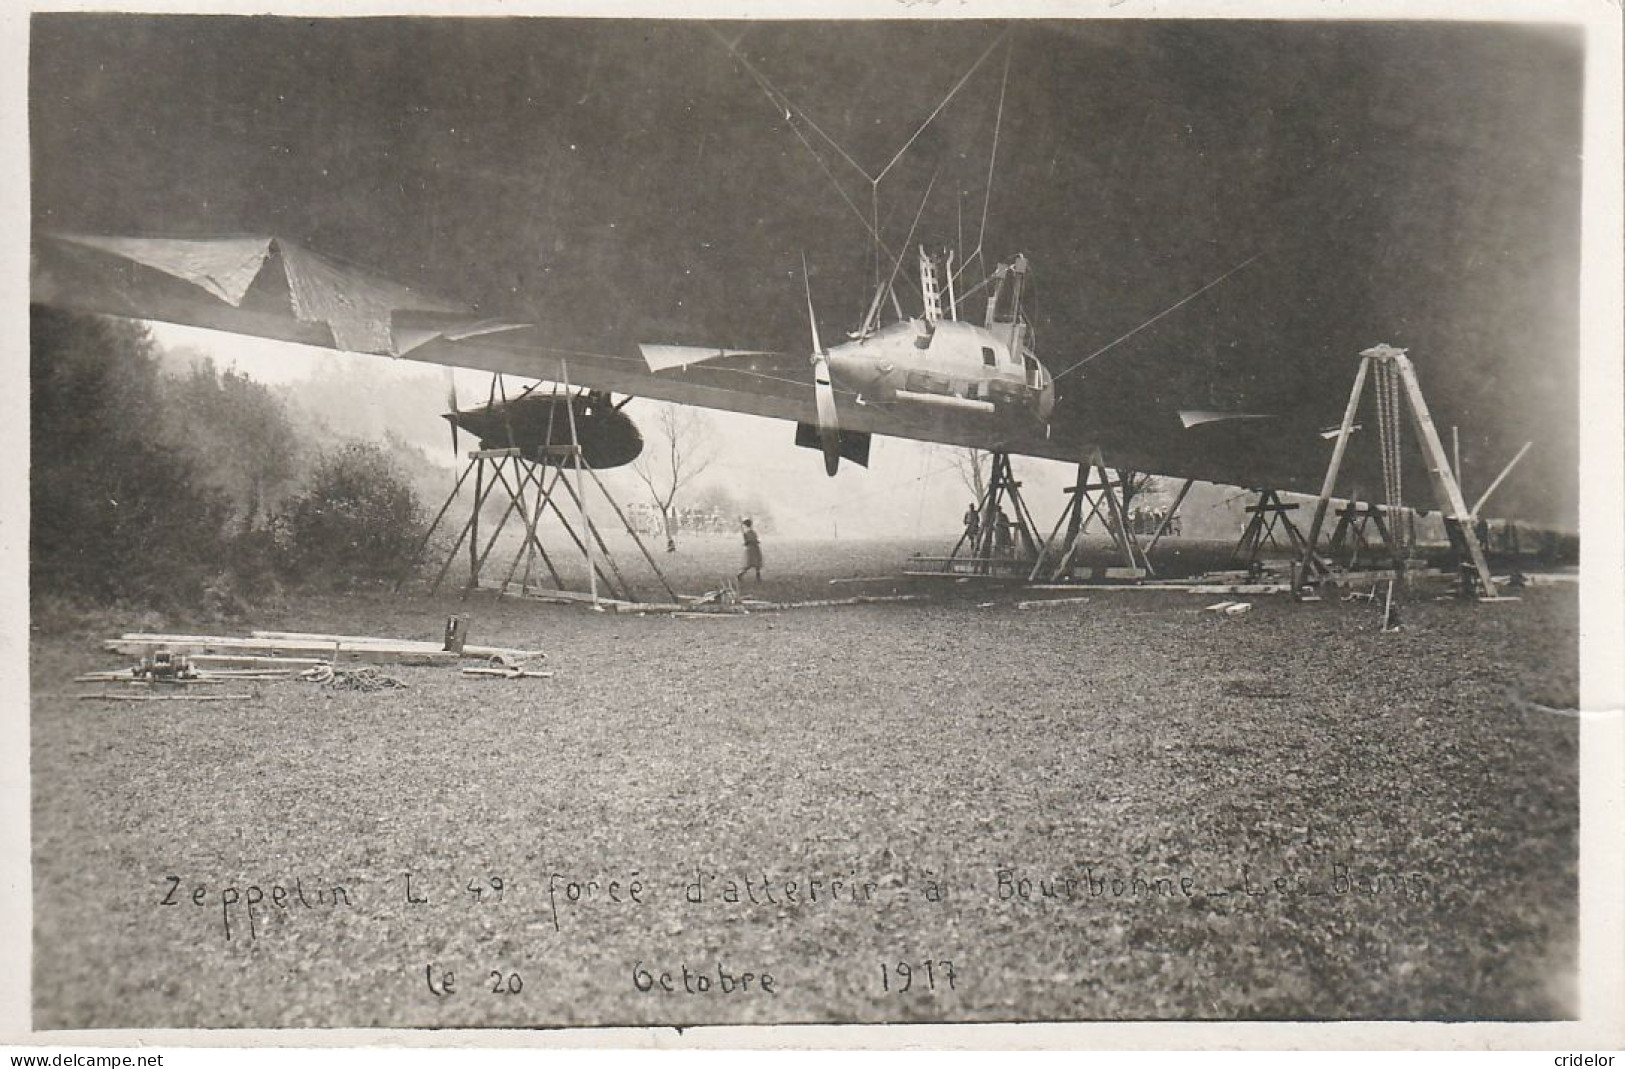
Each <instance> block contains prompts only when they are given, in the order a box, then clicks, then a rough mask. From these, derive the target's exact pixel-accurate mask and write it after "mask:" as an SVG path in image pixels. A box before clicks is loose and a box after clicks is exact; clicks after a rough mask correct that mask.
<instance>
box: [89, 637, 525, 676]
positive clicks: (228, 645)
mask: <svg viewBox="0 0 1625 1069" xmlns="http://www.w3.org/2000/svg"><path fill="white" fill-rule="evenodd" d="M102 648H103V649H105V650H107V651H109V652H111V653H121V654H124V655H126V656H144V655H147V654H151V653H155V652H159V651H167V652H169V653H172V654H177V655H180V654H184V655H186V656H188V657H191V658H193V659H194V660H195V659H197V658H199V657H222V658H229V659H231V660H233V661H239V660H246V659H248V658H250V657H252V658H268V659H274V660H276V661H277V662H278V663H279V664H285V665H287V666H289V667H292V666H294V665H296V664H299V662H300V661H301V660H303V661H304V664H303V665H300V666H301V667H308V666H309V663H310V661H311V660H322V661H332V662H338V661H360V662H366V663H370V664H404V665H433V664H454V663H456V662H457V661H459V660H461V659H463V658H465V657H468V658H476V659H481V660H489V659H490V658H492V657H502V658H503V659H504V660H509V661H518V660H528V659H531V658H535V657H543V656H546V655H545V654H543V653H542V652H541V651H540V650H518V649H508V648H504V647H499V646H474V645H465V646H464V647H463V652H462V653H460V654H458V653H451V652H449V651H447V650H445V649H443V648H441V644H440V643H436V642H427V641H414V640H403V639H391V638H377V637H373V636H366V635H327V634H317V633H310V632H295V631H255V632H253V633H252V635H251V636H250V637H246V638H243V637H231V636H222V635H171V634H157V633H152V632H141V631H136V632H128V633H126V634H123V635H120V636H119V637H118V638H116V639H109V640H108V641H107V642H105V643H103V644H102ZM250 664H252V665H254V666H256V667H262V668H273V667H276V666H275V665H266V664H265V663H264V662H263V661H260V662H258V663H257V664H256V663H255V662H250ZM245 667H247V666H245Z"/></svg>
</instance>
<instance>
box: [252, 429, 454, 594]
mask: <svg viewBox="0 0 1625 1069" xmlns="http://www.w3.org/2000/svg"><path fill="white" fill-rule="evenodd" d="M276 527H277V532H278V536H279V540H280V542H281V545H282V550H283V555H284V560H285V563H286V565H287V566H288V567H289V568H290V569H293V570H294V571H296V572H297V573H298V575H299V576H300V577H301V578H305V579H320V580H322V581H325V582H329V583H332V584H336V585H339V586H349V585H351V584H353V583H354V582H355V581H357V580H379V581H390V580H395V579H398V578H400V577H401V576H402V575H403V574H405V572H406V570H407V569H409V568H411V567H412V566H413V564H414V563H415V561H414V559H413V557H414V551H415V550H416V548H417V543H418V541H419V539H420V537H421V536H422V534H423V509H422V507H421V506H420V505H419V502H418V496H417V494H416V492H414V491H413V489H412V487H411V484H410V483H409V482H408V481H407V480H406V477H405V475H404V474H403V473H402V472H401V470H400V467H399V466H398V465H397V464H396V463H395V460H394V458H393V456H391V454H390V453H389V451H388V450H385V449H383V448H381V447H379V446H377V445H374V444H373V443H371V442H350V443H347V444H345V445H343V446H340V447H339V448H337V449H334V450H331V451H329V452H327V453H324V454H323V455H322V458H321V460H320V462H318V463H317V465H316V470H315V472H314V474H313V475H312V476H311V480H310V484H309V486H308V487H307V488H306V489H305V491H304V492H303V493H301V494H299V495H298V496H297V497H295V498H293V500H291V501H290V502H289V503H288V507H287V510H286V511H285V512H284V513H283V514H282V515H281V516H280V517H278V519H277V522H276Z"/></svg>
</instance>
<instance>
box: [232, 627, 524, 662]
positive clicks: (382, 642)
mask: <svg viewBox="0 0 1625 1069" xmlns="http://www.w3.org/2000/svg"><path fill="white" fill-rule="evenodd" d="M249 634H251V635H253V636H254V637H255V638H264V639H274V640H283V641H289V642H307V641H320V642H341V643H344V644H345V645H347V646H383V647H387V648H389V649H404V650H426V651H429V652H440V651H443V650H444V649H445V644H444V643H442V642H435V641H433V640H430V639H416V638H404V639H403V638H378V637H375V636H370V635H327V634H322V633H321V632H318V631H251V632H249ZM463 654H464V655H465V656H468V657H496V656H503V657H540V656H542V651H541V650H520V649H512V648H510V647H507V646H479V645H475V644H473V643H464V645H463Z"/></svg>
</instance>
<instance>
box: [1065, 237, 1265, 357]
mask: <svg viewBox="0 0 1625 1069" xmlns="http://www.w3.org/2000/svg"><path fill="white" fill-rule="evenodd" d="M1263 255H1264V254H1263V253H1261V252H1255V253H1253V255H1251V256H1249V257H1247V259H1245V260H1243V261H1241V263H1239V264H1237V265H1236V266H1234V267H1232V268H1231V269H1230V270H1228V271H1226V272H1225V273H1224V274H1222V275H1220V276H1219V277H1218V278H1216V279H1214V280H1213V281H1212V282H1209V283H1208V284H1207V285H1205V286H1203V287H1202V288H1200V289H1198V290H1196V291H1195V292H1193V293H1190V294H1188V295H1187V296H1185V297H1182V298H1180V299H1179V300H1177V301H1175V302H1174V303H1173V304H1171V305H1169V306H1168V307H1167V308H1164V309H1163V310H1162V311H1160V312H1158V313H1157V314H1156V315H1154V316H1152V317H1151V318H1150V319H1147V320H1146V321H1145V322H1144V323H1141V324H1140V325H1139V326H1137V327H1135V328H1134V329H1133V330H1131V331H1129V332H1128V333H1127V334H1124V335H1123V336H1122V337H1120V338H1117V339H1116V340H1115V341H1111V342H1108V343H1106V344H1105V345H1102V346H1101V347H1100V348H1098V349H1096V350H1095V351H1094V352H1092V353H1090V354H1089V355H1088V356H1086V357H1084V358H1083V359H1082V360H1079V361H1078V362H1076V363H1075V364H1073V365H1072V366H1070V367H1068V368H1067V369H1066V370H1065V371H1062V372H1060V373H1059V374H1056V375H1054V376H1051V378H1052V379H1054V380H1059V379H1061V378H1063V377H1064V376H1067V375H1070V374H1072V372H1074V371H1076V370H1078V368H1080V367H1082V366H1083V365H1085V364H1087V363H1088V362H1089V361H1091V360H1093V359H1094V358H1095V357H1097V356H1102V355H1104V354H1105V353H1106V352H1107V351H1108V350H1110V349H1114V348H1116V347H1117V346H1118V345H1120V344H1122V343H1123V342H1125V341H1128V340H1129V339H1130V338H1132V337H1134V335H1136V334H1138V333H1140V331H1142V330H1144V329H1145V328H1146V327H1149V326H1150V325H1151V324H1153V323H1155V322H1156V321H1157V320H1159V319H1161V318H1162V317H1163V316H1165V315H1168V314H1169V313H1170V312H1173V311H1176V310H1177V309H1179V308H1182V307H1184V306H1185V305H1187V304H1189V303H1190V302H1191V301H1194V300H1195V299H1196V298H1198V297H1200V296H1201V295H1202V294H1204V293H1206V292H1207V291H1208V290H1210V289H1212V288H1213V287H1214V286H1217V285H1218V284H1219V283H1221V282H1223V281H1224V280H1225V279H1227V278H1229V277H1230V276H1231V275H1233V274H1235V273H1236V272H1237V271H1240V270H1241V269H1242V268H1244V267H1247V266H1248V265H1250V264H1252V263H1253V262H1254V261H1256V260H1257V259H1258V258H1259V257H1261V256H1263Z"/></svg>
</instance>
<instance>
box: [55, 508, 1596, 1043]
mask: <svg viewBox="0 0 1625 1069" xmlns="http://www.w3.org/2000/svg"><path fill="white" fill-rule="evenodd" d="M766 548H767V570H766V571H767V577H766V580H765V581H764V582H763V583H762V585H761V587H760V591H761V593H762V594H763V596H764V597H767V598H771V599H775V600H790V599H795V598H809V597H822V598H827V597H842V596H849V595H851V594H856V593H869V594H887V593H894V592H899V593H900V592H916V593H924V594H926V595H928V597H929V600H925V601H919V602H893V603H885V604H874V605H862V606H851V607H837V608H827V609H803V610H795V611H788V612H779V613H765V612H763V613H754V614H751V615H749V616H745V617H739V618H725V619H699V620H695V619H680V618H671V617H667V616H653V615H651V616H646V617H630V616H617V615H609V614H597V613H593V612H591V611H588V610H585V609H582V608H579V607H571V606H555V605H541V604H535V603H520V602H518V601H515V600H513V599H509V600H506V601H503V602H500V603H498V602H494V601H491V600H489V599H479V600H473V601H469V602H460V601H458V600H457V598H455V597H453V596H440V597H435V598H430V597H426V596H422V595H408V596H403V597H398V598H397V597H388V596H385V595H382V594H376V595H358V596H348V597H339V596H330V597H314V596H312V597H302V598H296V599H290V600H289V601H288V602H287V603H286V604H284V605H283V606H282V607H281V608H279V609H278V610H277V611H275V612H266V613H265V614H264V615H263V616H259V617H256V618H255V619H254V620H252V621H246V620H245V621H241V622H238V623H237V624H235V625H229V624H223V623H220V622H218V621H206V620H188V619H184V618H176V619H168V620H152V619H149V620H103V621H98V622H96V623H94V624H86V625H83V626H81V627H79V628H74V627H71V626H65V625H64V624H63V622H62V621H61V620H58V619H52V620H50V621H46V620H36V624H37V630H36V632H35V634H34V643H33V649H32V656H31V668H32V686H33V692H34V701H33V710H32V774H33V813H34V816H33V846H34V923H35V934H34V940H35V947H34V949H35V955H34V976H33V984H34V1001H35V1025H36V1027H41V1028H64V1027H87V1028H105V1027H143V1026H147V1027H151V1026H176V1027H243V1026H296V1025H309V1026H351V1025H354V1026H391V1025H397V1026H419V1025H421V1026H516V1027H537V1026H565V1025H597V1024H656V1023H659V1024H678V1025H688V1024H705V1023H735V1022H752V1023H757V1022H833V1021H854V1022H875V1021H1008V1020H1037V1019H1058V1020H1124V1019H1192V1018H1201V1019H1238V1018H1239V1019H1309V1018H1329V1019H1341V1018H1407V1019H1465V1018H1473V1019H1485V1018H1491V1019H1538V1018H1550V1017H1562V1016H1565V1015H1569V1014H1571V1013H1572V1012H1573V997H1574V991H1573V980H1572V970H1573V966H1574V956H1575V938H1576V914H1577V907H1576V879H1575V863H1576V850H1577V847H1576V842H1577V833H1578V823H1579V821H1578V813H1577V806H1578V802H1577V785H1576V779H1577V776H1576V760H1577V738H1578V722H1577V720H1576V719H1574V718H1573V717H1571V716H1565V715H1561V712H1560V711H1561V710H1565V709H1570V708H1572V707H1573V706H1574V705H1575V704H1576V698H1577V693H1576V691H1577V677H1578V669H1577V663H1576V662H1577V639H1576V599H1575V593H1574V588H1573V587H1572V586H1569V587H1542V588H1537V589H1531V590H1529V591H1528V592H1526V594H1525V597H1524V600H1523V601H1522V602H1520V603H1506V604H1497V605H1485V606H1471V605H1465V604H1461V603H1458V602H1455V601H1453V600H1447V601H1432V600H1429V601H1424V602H1420V603H1418V604H1415V605H1412V606H1410V607H1409V608H1408V611H1407V613H1406V616H1405V629H1404V630H1403V631H1402V632H1401V633H1399V634H1383V633H1381V631H1380V629H1379V627H1378V620H1377V615H1376V610H1374V609H1373V607H1372V606H1371V605H1369V604H1368V603H1344V602H1341V601H1337V600H1333V599H1328V600H1327V601H1325V602H1322V603H1320V604H1302V605H1300V604H1294V603H1292V602H1291V601H1289V600H1287V599H1285V598H1257V599H1253V600H1254V601H1255V602H1256V604H1255V606H1254V608H1253V610H1252V611H1251V612H1249V613H1247V614H1245V615H1240V616H1235V617H1224V616H1217V615H1215V614H1212V613H1206V612H1203V611H1201V609H1202V606H1203V605H1205V604H1208V603H1210V602H1211V601H1212V600H1215V599H1212V598H1203V597H1196V596H1192V595H1188V594H1183V593H1151V592H1093V593H1092V594H1091V599H1090V600H1089V601H1088V602H1086V603H1078V604H1069V605H1059V606H1052V607H1047V608H1037V609H1020V608H1017V607H1016V602H1017V601H1018V600H1020V599H1021V598H1031V597H1036V596H1041V595H1037V594H1033V593H1023V592H1020V591H1019V590H1018V589H1016V588H1012V587H1008V586H1004V585H1001V584H997V583H990V582H986V581H970V582H954V581H952V580H919V581H914V582H901V581H880V582H871V583H851V584H837V585H831V584H830V582H829V580H831V579H838V578H852V577H863V576H884V575H894V574H896V573H897V572H898V570H899V567H900V565H901V563H902V560H903V557H904V556H905V554H906V552H907V548H909V547H903V546H899V545H895V544H853V543H846V542H843V543H840V544H827V543H825V544H819V543H794V542H786V541H775V540H769V541H768V543H767V547H766ZM918 548H925V547H918ZM942 548H943V549H945V548H946V547H942ZM930 551H933V552H935V551H938V550H936V549H934V548H933V549H931V550H930ZM736 554H737V546H736V545H735V544H734V543H733V542H732V541H731V540H729V541H713V542H695V543H692V544H687V545H685V546H684V548H683V551H682V552H680V553H678V554H675V555H673V556H671V557H670V558H666V559H663V560H662V564H668V563H669V564H670V565H671V571H672V573H673V575H674V578H675V579H676V581H677V583H678V585H679V588H680V589H683V590H685V591H695V590H703V589H706V588H708V587H709V586H712V585H714V584H715V580H716V579H717V578H718V577H719V576H720V575H723V574H726V573H728V572H731V571H732V570H733V569H734V568H737V566H738V565H737V563H736ZM748 590H749V591H750V592H752V593H754V592H755V587H754V584H752V585H751V587H749V588H748ZM455 611H465V612H469V613H470V614H471V615H472V618H473V622H472V628H471V635H470V640H471V641H474V642H481V643H488V644H503V645H517V646H535V647H539V648H542V649H545V650H546V651H547V653H548V660H547V662H546V667H548V668H550V669H552V670H553V671H555V672H556V673H557V674H556V676H555V677H554V678H552V679H550V680H498V679H477V678H471V677H464V676H462V675H460V674H458V673H456V672H454V671H452V670H450V669H446V668H390V669H388V671H389V672H390V673H391V674H392V675H394V676H396V677H398V678H399V679H400V680H401V681H402V682H404V683H405V684H407V686H406V687H405V688H403V689H391V690H384V691H377V692H359V691H350V690H338V689H333V688H323V687H319V686H317V685H314V684H310V683H304V682H298V681H287V682H272V683H265V684H260V685H258V686H254V687H236V686H232V687H228V688H221V689H225V690H229V691H232V692H238V691H241V692H243V693H249V692H251V693H252V696H251V697H249V698H247V699H245V700H242V701H233V702H220V703H202V704H181V703H175V704H167V705H159V704H152V705H147V706H138V705H110V704H102V703H93V702H79V701H74V700H71V697H69V696H71V695H72V694H74V693H75V692H78V691H82V690H87V689H94V688H93V687H89V686H86V685H84V684H74V683H72V682H71V679H72V676H73V675H74V674H75V673H77V672H80V671H83V670H86V669H91V668H98V667H115V666H117V664H118V662H119V658H117V657H115V656H111V655H107V654H102V653H99V652H98V650H97V648H98V645H99V642H98V640H99V639H100V638H103V637H107V635H108V634H109V633H110V632H111V631H112V630H114V629H118V628H122V627H127V626H135V625H137V624H144V625H149V626H150V625H153V624H158V625H162V626H166V627H170V628H174V629H196V630H205V631H210V632H213V633H223V632H228V631H230V632H234V633H235V632H239V631H241V632H246V629H247V628H249V627H281V628H286V629H299V630H322V631H334V632H343V633H370V634H380V635H391V636H396V637H401V638H432V639H438V638H439V636H440V632H441V627H442V624H443V622H444V619H445V617H446V615H447V614H448V613H450V612H455ZM1554 710H1556V711H1555V712H1554ZM407 874H410V887H408V883H407ZM634 884H635V885H636V888H637V889H636V891H634V889H633V887H634ZM791 885H793V887H792V886H791ZM837 885H838V886H837ZM730 892H732V893H730ZM814 895H816V896H817V898H816V901H814V900H813V896H814ZM256 896H257V900H256ZM696 898H698V901H695V900H694V899H696ZM166 902H168V903H172V904H166ZM927 962H929V963H931V964H930V968H929V970H927V968H926V963H927ZM949 962H951V963H952V964H951V966H950V965H947V964H945V963H949ZM640 963H641V964H640ZM685 966H686V967H687V969H688V975H687V976H686V977H685V975H684V971H683V970H684V967H685ZM639 968H641V969H642V970H643V971H642V972H638V971H637V969H639ZM448 973H449V974H451V978H450V982H449V987H450V990H449V991H448V990H447V987H448ZM745 973H751V974H753V978H752V980H751V984H750V987H749V989H748V990H741V983H742V978H743V974H745ZM702 974H704V975H707V976H708V978H709V989H708V990H704V991H701V990H699V987H700V986H701V985H700V981H699V979H698V977H699V976H700V975H702ZM764 974H770V975H771V976H772V978H773V980H772V988H771V990H770V991H764V990H763V981H762V976H763V975H764ZM663 979H667V980H668V982H669V985H670V987H671V988H672V990H670V991H668V990H666V986H665V985H663V984H662V980H663ZM905 984H906V987H907V989H906V990H905V989H904V987H905ZM729 986H731V987H732V990H729V991H724V990H722V989H723V988H724V987H729ZM688 987H692V988H694V989H695V990H694V991H693V993H690V991H689V990H687V989H686V988H688ZM643 988H649V990H644V989H643ZM493 989H495V990H493Z"/></svg>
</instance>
